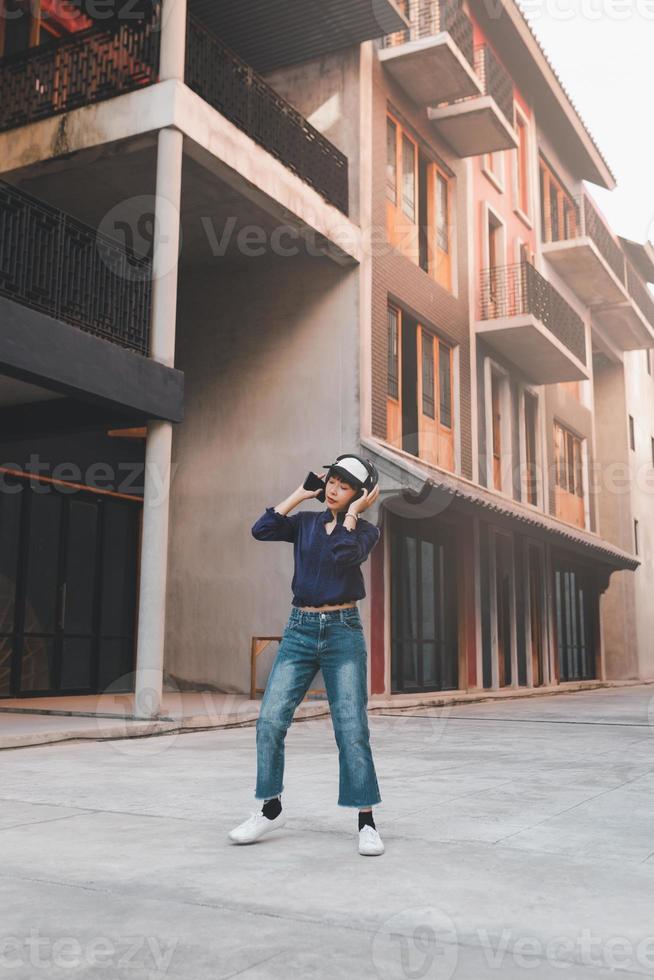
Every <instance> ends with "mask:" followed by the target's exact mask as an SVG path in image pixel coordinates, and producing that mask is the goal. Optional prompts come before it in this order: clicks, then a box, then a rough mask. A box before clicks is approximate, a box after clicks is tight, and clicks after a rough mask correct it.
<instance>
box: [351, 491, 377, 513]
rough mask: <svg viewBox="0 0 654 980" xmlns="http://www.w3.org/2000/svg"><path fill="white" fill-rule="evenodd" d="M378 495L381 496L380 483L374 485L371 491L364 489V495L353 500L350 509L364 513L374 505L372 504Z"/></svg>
mask: <svg viewBox="0 0 654 980" xmlns="http://www.w3.org/2000/svg"><path fill="white" fill-rule="evenodd" d="M378 496H379V484H377V485H376V486H375V487H373V488H372V490H370V491H368V490H364V491H363V496H362V497H359V498H358V500H355V501H353V503H351V504H350V506H349V507H348V510H351V511H353V512H354V513H357V514H361V513H363V511H364V510H367V509H368V507H372V505H373V504H374V502H375V501H376V499H377V497H378Z"/></svg>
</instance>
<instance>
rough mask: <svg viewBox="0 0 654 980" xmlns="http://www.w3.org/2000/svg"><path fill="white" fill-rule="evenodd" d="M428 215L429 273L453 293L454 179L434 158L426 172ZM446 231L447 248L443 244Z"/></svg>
mask: <svg viewBox="0 0 654 980" xmlns="http://www.w3.org/2000/svg"><path fill="white" fill-rule="evenodd" d="M443 186H444V187H445V211H446V214H445V222H444V224H443V222H442V211H443V209H442V207H441V195H440V193H439V188H440V187H443ZM427 187H428V201H427V215H428V226H429V275H430V276H431V278H432V279H435V280H436V282H437V283H439V285H441V286H442V287H443V288H444V289H447V290H448V291H449V292H452V240H453V235H452V215H453V208H452V180H451V178H450V177H448V175H447V174H446V173H445V171H444V170H443V169H442V168H441V167H439V166H438V164H437V163H435V162H434V161H433V160H432V161H430V162H429V164H428V171H427ZM443 230H444V234H445V237H446V241H447V248H443V246H442V244H441V236H442V233H443Z"/></svg>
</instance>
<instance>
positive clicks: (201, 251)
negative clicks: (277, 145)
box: [3, 136, 301, 274]
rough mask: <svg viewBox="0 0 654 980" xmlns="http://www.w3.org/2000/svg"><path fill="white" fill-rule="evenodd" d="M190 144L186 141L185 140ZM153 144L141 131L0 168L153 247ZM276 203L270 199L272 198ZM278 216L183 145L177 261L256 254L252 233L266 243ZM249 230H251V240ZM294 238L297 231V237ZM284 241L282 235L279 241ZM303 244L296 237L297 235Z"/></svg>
mask: <svg viewBox="0 0 654 980" xmlns="http://www.w3.org/2000/svg"><path fill="white" fill-rule="evenodd" d="M187 149H188V147H187ZM155 169H156V144H155V141H154V138H153V137H150V136H148V137H139V138H138V139H136V140H131V141H124V142H123V143H121V144H113V145H111V146H108V147H107V146H105V147H104V153H98V152H97V151H95V150H94V151H89V152H81V153H78V154H76V155H75V156H73V157H71V158H67V159H57V160H49V161H46V162H44V163H43V164H40V165H38V166H36V167H35V166H32V167H30V168H29V171H27V172H26V173H21V172H20V171H19V172H13V173H11V174H7V175H3V177H5V178H6V179H7V180H9V181H10V182H11V183H12V184H14V185H15V186H17V187H19V188H21V189H23V190H25V191H27V192H28V193H29V194H32V195H33V196H34V197H36V198H38V199H39V200H42V201H44V202H46V203H47V204H50V205H52V206H53V207H56V208H59V209H61V210H63V211H66V212H68V213H69V214H72V215H74V216H75V217H76V218H78V219H79V220H81V221H83V222H85V223H87V224H89V225H91V226H92V227H94V228H100V229H101V230H103V231H105V232H106V234H108V235H110V236H111V237H112V238H115V239H117V240H118V241H119V242H121V243H123V244H129V245H131V247H133V248H134V249H135V251H137V252H138V253H139V254H147V252H148V250H151V222H150V219H149V217H148V215H149V214H151V212H152V208H153V206H154V190H155ZM272 204H273V205H274V202H272ZM280 226H281V227H283V226H284V221H283V219H282V217H281V216H280V217H279V218H276V217H275V216H274V215H273V214H271V213H269V212H268V211H265V210H263V209H262V208H261V207H259V205H258V204H257V203H256V202H254V201H252V200H250V199H249V198H248V197H246V196H244V195H243V194H241V193H240V192H239V190H238V189H237V188H234V187H231V186H230V185H229V184H227V183H225V182H224V181H223V180H221V179H220V177H219V176H218V175H217V174H215V173H213V172H211V171H209V170H208V169H207V168H206V167H205V166H203V165H202V164H201V163H198V162H197V160H195V159H194V158H193V157H191V156H190V155H189V154H188V153H185V156H184V166H183V172H182V220H181V244H180V269H181V272H182V274H183V273H184V271H185V270H190V269H196V268H198V267H199V266H213V265H215V263H216V262H220V261H225V260H226V259H229V260H230V261H232V262H246V261H249V262H253V261H254V262H256V261H257V259H258V258H259V256H257V255H256V254H254V253H256V251H257V241H256V239H257V236H262V238H263V240H265V242H266V251H268V250H269V247H270V236H271V235H272V233H273V232H274V231H275V230H276V229H277V230H278V231H279V229H280ZM246 235H252V236H254V238H253V239H252V240H251V244H250V245H248V241H247V237H245V236H246ZM295 242H296V244H298V243H299V239H297V238H296V239H295ZM283 244H284V245H288V244H289V241H288V240H287V239H286V240H284V242H283ZM300 244H301V243H300Z"/></svg>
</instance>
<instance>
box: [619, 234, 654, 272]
mask: <svg viewBox="0 0 654 980" xmlns="http://www.w3.org/2000/svg"><path fill="white" fill-rule="evenodd" d="M618 238H619V239H620V244H621V245H622V248H623V249H624V251H625V253H626V256H627V258H628V259H629V261H630V262H631V264H632V265H633V266H634V267H635V268H636V269H638V271H639V272H640V274H641V276H642V277H643V279H644V280H645V282H654V245H652V243H651V242H645V243H644V244H643V245H641V244H640V243H639V242H632V240H631V239H630V238H623V237H622V236H621V235H618Z"/></svg>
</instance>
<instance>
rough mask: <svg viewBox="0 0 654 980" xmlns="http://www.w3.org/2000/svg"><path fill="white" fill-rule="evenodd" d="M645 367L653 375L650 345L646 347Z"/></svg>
mask: <svg viewBox="0 0 654 980" xmlns="http://www.w3.org/2000/svg"><path fill="white" fill-rule="evenodd" d="M645 367H646V368H647V373H648V374H649V375H651V373H652V351H651V350H650V348H649V347H646V348H645Z"/></svg>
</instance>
